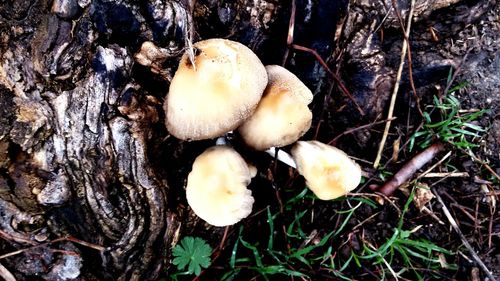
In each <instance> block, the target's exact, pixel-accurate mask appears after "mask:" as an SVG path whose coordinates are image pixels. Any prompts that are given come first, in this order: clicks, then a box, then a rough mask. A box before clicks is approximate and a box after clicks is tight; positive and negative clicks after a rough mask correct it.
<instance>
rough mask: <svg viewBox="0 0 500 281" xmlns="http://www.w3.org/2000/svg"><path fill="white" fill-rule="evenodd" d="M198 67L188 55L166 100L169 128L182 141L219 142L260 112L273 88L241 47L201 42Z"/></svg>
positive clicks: (226, 42)
mask: <svg viewBox="0 0 500 281" xmlns="http://www.w3.org/2000/svg"><path fill="white" fill-rule="evenodd" d="M193 47H194V48H195V57H194V66H193V65H192V63H191V61H190V60H189V58H188V54H187V53H185V54H184V55H183V56H182V59H181V61H180V63H179V68H178V69H177V72H176V73H175V75H174V78H173V79H172V82H171V84H170V89H169V93H168V95H167V97H166V99H165V103H164V109H165V112H166V120H165V124H166V126H167V129H168V131H169V132H170V133H171V134H172V135H173V136H175V137H177V138H179V139H182V140H201V139H209V138H215V137H218V136H221V135H223V134H224V133H226V132H228V131H231V130H233V129H236V128H237V127H238V126H240V125H241V123H242V122H243V121H244V120H245V119H247V118H248V117H249V116H250V115H252V113H253V112H254V111H255V108H256V107H257V104H258V102H259V100H260V99H261V97H262V93H263V92H264V89H265V87H266V84H267V73H266V70H265V68H264V65H263V64H262V63H261V62H260V60H259V58H258V57H257V56H256V55H255V54H254V53H253V52H252V51H251V50H250V49H249V48H248V47H246V46H244V45H243V44H241V43H238V42H234V41H230V40H225V39H208V40H204V41H200V42H197V43H195V44H194V45H193Z"/></svg>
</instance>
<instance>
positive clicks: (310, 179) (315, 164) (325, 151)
mask: <svg viewBox="0 0 500 281" xmlns="http://www.w3.org/2000/svg"><path fill="white" fill-rule="evenodd" d="M292 156H293V158H294V160H295V163H296V165H297V170H298V172H299V173H300V174H301V175H302V176H304V178H305V179H306V184H307V185H308V187H309V188H310V189H311V190H312V192H314V194H315V195H316V196H317V197H318V198H319V199H321V200H332V199H335V198H338V197H340V196H343V195H346V194H347V193H348V192H349V191H351V190H353V189H355V188H356V187H357V186H358V184H359V183H360V181H361V169H360V167H359V166H358V165H357V164H356V163H355V162H354V161H352V160H351V159H350V158H349V157H348V156H347V154H345V153H344V152H343V151H342V150H340V149H338V148H335V147H333V146H330V145H327V144H324V143H321V142H318V141H299V142H297V144H296V145H295V146H294V147H293V148H292Z"/></svg>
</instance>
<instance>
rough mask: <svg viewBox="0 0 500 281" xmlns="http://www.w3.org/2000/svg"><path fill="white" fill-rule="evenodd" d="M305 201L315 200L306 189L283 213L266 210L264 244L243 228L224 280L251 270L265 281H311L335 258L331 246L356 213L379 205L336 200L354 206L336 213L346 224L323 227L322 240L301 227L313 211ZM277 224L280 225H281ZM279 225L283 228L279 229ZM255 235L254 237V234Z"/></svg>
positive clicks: (234, 247)
mask: <svg viewBox="0 0 500 281" xmlns="http://www.w3.org/2000/svg"><path fill="white" fill-rule="evenodd" d="M305 200H308V201H309V200H310V201H309V202H314V201H315V200H316V199H315V197H314V196H313V195H312V194H311V193H310V192H309V191H308V189H307V188H305V189H304V190H302V191H301V192H300V193H299V194H297V195H296V196H293V197H292V198H291V199H289V200H288V201H286V203H285V204H284V214H281V213H279V212H277V213H274V214H273V213H272V212H271V209H270V208H269V207H268V208H267V212H266V213H267V221H266V222H267V225H268V227H269V229H268V230H269V237H267V239H265V240H266V241H267V243H266V244H265V245H263V244H260V243H259V242H254V243H251V242H249V241H248V240H247V238H246V235H244V231H243V230H244V228H243V226H242V227H240V231H239V235H238V238H237V240H236V242H235V244H234V246H233V248H232V252H231V257H230V261H229V267H230V269H229V271H227V272H226V273H225V274H224V276H223V278H222V279H221V280H238V275H239V274H240V273H242V271H247V272H248V271H252V272H253V273H254V274H257V275H259V276H261V277H262V278H263V279H264V280H270V276H273V275H283V276H288V277H291V276H293V277H300V278H301V280H312V279H311V277H310V275H311V273H312V272H314V268H320V267H322V264H323V263H324V262H325V261H327V260H328V259H330V258H331V257H332V256H333V254H332V251H333V245H332V244H334V240H335V238H336V237H339V236H340V235H341V234H342V233H343V231H345V229H346V226H347V223H348V222H349V220H350V218H351V217H352V216H353V214H354V213H355V211H356V210H357V209H358V208H359V207H360V206H362V205H363V204H370V205H372V206H376V203H374V202H373V201H371V200H370V199H366V198H362V197H355V198H349V199H346V198H341V199H337V200H336V201H341V200H346V201H348V202H347V203H348V204H354V206H352V207H350V208H349V209H347V210H343V211H337V215H338V216H342V219H343V220H342V221H343V222H342V223H341V224H340V225H339V227H338V228H337V229H332V226H330V227H328V226H324V229H322V230H324V231H326V232H324V233H321V237H320V234H319V233H318V232H317V231H312V232H310V233H309V234H308V233H307V232H306V230H304V229H303V227H302V225H303V224H305V223H306V220H307V219H309V218H310V216H311V212H312V210H311V209H310V208H306V209H305V210H303V209H300V206H304V205H309V204H304V201H305ZM283 217H292V218H293V219H292V220H291V221H290V222H289V223H287V224H286V225H283V224H281V219H283ZM278 221H280V222H279V223H278ZM277 225H279V226H281V227H277ZM252 235H254V234H253V233H252ZM313 240H314V241H313ZM277 244H279V245H277ZM344 269H345V268H344ZM328 270H329V271H331V272H333V274H334V275H335V276H338V277H339V278H344V279H346V280H349V278H347V277H344V276H343V275H342V273H341V270H336V269H328ZM342 270H343V269H342Z"/></svg>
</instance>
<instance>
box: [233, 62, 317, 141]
mask: <svg viewBox="0 0 500 281" xmlns="http://www.w3.org/2000/svg"><path fill="white" fill-rule="evenodd" d="M266 70H267V75H268V80H269V81H268V84H267V87H266V90H265V91H264V96H263V97H262V99H261V101H260V102H259V105H258V106H257V109H256V110H255V113H254V114H253V115H252V116H251V117H250V118H249V119H248V120H246V121H245V122H244V123H243V125H241V127H240V128H239V129H238V131H239V132H240V134H241V136H242V138H243V140H244V141H245V143H246V144H247V145H248V146H250V147H252V148H254V149H256V150H266V149H268V148H270V147H281V146H285V145H289V144H291V143H294V142H295V141H297V140H298V139H299V138H300V137H301V136H303V135H304V134H305V133H306V132H307V130H309V128H310V127H311V120H312V113H311V111H310V110H309V108H308V106H307V105H308V104H309V103H311V101H312V99H313V95H312V93H311V91H310V90H309V89H308V88H307V86H306V85H304V83H302V81H300V80H299V78H297V76H295V75H294V74H293V73H291V72H290V71H288V70H287V69H285V68H283V67H281V66H278V65H268V66H266Z"/></svg>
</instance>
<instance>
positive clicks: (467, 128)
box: [409, 88, 487, 151]
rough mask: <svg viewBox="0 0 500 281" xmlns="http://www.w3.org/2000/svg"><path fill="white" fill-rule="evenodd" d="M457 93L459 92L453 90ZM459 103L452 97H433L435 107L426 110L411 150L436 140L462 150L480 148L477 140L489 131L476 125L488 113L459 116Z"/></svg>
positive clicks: (423, 146) (410, 145)
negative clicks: (475, 141)
mask: <svg viewBox="0 0 500 281" xmlns="http://www.w3.org/2000/svg"><path fill="white" fill-rule="evenodd" d="M452 90H453V91H455V90H456V89H455V88H454V89H452ZM460 109H461V107H460V101H459V100H458V99H457V98H455V97H454V96H453V95H452V94H449V95H447V96H446V97H444V98H443V99H439V98H438V97H436V96H434V98H433V104H432V105H429V106H427V107H426V111H425V112H424V124H423V126H422V128H421V129H419V130H418V131H417V132H415V133H414V134H413V136H411V138H410V144H409V150H410V151H412V149H413V147H414V146H415V145H417V146H419V147H420V148H422V149H423V148H426V147H428V146H430V144H431V143H433V142H435V141H436V140H441V141H443V142H447V143H449V144H451V145H453V146H454V147H457V148H459V149H466V150H468V149H471V148H474V147H477V146H478V145H477V144H475V143H474V140H475V139H477V138H480V137H481V134H482V133H484V132H485V131H486V130H485V129H484V128H483V127H481V126H478V125H476V124H474V121H476V120H478V119H479V117H481V116H482V115H483V114H484V113H486V112H487V110H484V109H483V110H479V111H476V112H469V113H463V114H461V113H460Z"/></svg>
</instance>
